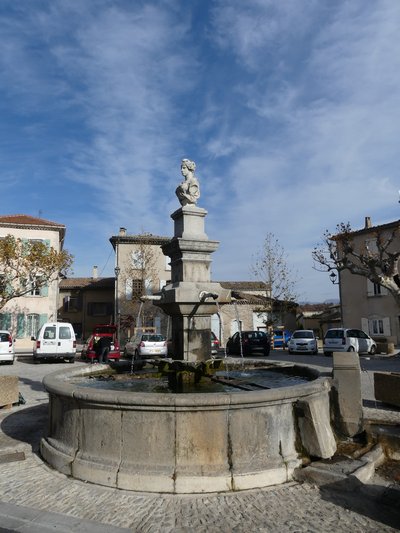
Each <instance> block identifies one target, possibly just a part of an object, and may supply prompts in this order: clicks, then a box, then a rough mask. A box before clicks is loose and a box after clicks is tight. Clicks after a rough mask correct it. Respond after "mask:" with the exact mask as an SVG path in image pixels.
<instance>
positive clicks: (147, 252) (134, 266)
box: [121, 232, 158, 326]
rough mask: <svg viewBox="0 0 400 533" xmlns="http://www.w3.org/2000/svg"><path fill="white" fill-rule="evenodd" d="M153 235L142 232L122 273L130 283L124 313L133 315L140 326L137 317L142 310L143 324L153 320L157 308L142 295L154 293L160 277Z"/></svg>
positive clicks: (124, 303) (124, 279)
mask: <svg viewBox="0 0 400 533" xmlns="http://www.w3.org/2000/svg"><path fill="white" fill-rule="evenodd" d="M151 237H152V235H151V234H149V233H146V232H142V233H141V234H140V235H139V239H138V242H137V243H136V246H135V249H134V250H133V252H132V254H131V261H130V264H129V266H127V267H126V268H125V269H124V272H123V273H122V274H121V278H122V280H123V282H124V283H125V285H126V284H128V286H129V287H130V290H129V291H128V292H129V294H127V295H126V296H125V298H124V299H123V300H122V305H123V309H124V313H125V314H127V315H128V316H132V318H133V322H134V325H135V326H138V324H137V323H136V322H137V318H138V313H139V310H141V319H142V324H145V323H146V321H147V320H151V319H152V318H153V317H154V315H155V314H156V312H157V310H156V309H155V308H154V306H153V304H152V302H151V301H144V303H143V302H142V300H141V299H142V297H143V296H145V295H149V294H152V292H153V290H154V282H155V281H156V280H157V278H158V268H157V260H158V255H157V252H156V250H155V248H154V243H152V240H151Z"/></svg>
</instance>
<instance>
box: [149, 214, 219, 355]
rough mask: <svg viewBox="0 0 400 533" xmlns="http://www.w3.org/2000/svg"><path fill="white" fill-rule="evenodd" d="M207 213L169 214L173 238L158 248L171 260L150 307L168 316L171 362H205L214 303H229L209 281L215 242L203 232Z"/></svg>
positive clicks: (207, 353)
mask: <svg viewBox="0 0 400 533" xmlns="http://www.w3.org/2000/svg"><path fill="white" fill-rule="evenodd" d="M206 215H207V211H206V210H205V209H202V208H201V207H197V206H195V205H186V206H183V207H181V208H180V209H178V210H177V211H175V212H174V213H172V215H171V218H172V219H173V221H174V237H173V238H172V239H171V241H170V242H169V243H167V244H164V245H163V246H162V250H163V252H164V255H167V256H169V257H170V258H171V283H169V284H168V285H166V286H165V287H164V289H163V291H162V295H161V299H160V300H158V301H155V302H154V304H155V305H157V306H159V307H161V309H163V311H164V312H165V313H166V314H167V315H169V316H171V317H172V332H173V334H172V353H173V358H174V359H182V360H185V361H190V362H194V361H206V360H207V359H210V357H211V315H213V314H215V313H217V311H218V308H217V302H218V304H220V303H226V302H229V301H230V291H228V290H226V289H223V288H222V287H221V285H220V284H219V283H214V282H212V281H211V274H210V266H211V254H212V253H213V252H215V250H217V248H218V246H219V242H218V241H211V240H209V238H208V237H207V235H206V233H205V229H204V222H205V217H206Z"/></svg>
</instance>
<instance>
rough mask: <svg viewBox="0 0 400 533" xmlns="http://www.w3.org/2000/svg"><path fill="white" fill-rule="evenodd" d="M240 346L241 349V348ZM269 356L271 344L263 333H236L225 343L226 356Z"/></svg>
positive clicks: (267, 336)
mask: <svg viewBox="0 0 400 533" xmlns="http://www.w3.org/2000/svg"><path fill="white" fill-rule="evenodd" d="M241 346H242V348H241ZM242 350H243V356H248V355H269V352H270V350H271V342H270V339H269V335H267V334H266V333H265V332H264V331H242V332H241V333H240V332H238V331H237V332H236V333H235V334H234V335H233V336H232V337H229V339H228V341H227V343H226V353H227V354H228V355H242Z"/></svg>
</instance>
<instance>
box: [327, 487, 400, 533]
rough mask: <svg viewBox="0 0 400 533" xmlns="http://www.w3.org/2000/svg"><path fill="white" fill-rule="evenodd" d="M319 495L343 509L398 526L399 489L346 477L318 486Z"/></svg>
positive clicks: (399, 514)
mask: <svg viewBox="0 0 400 533" xmlns="http://www.w3.org/2000/svg"><path fill="white" fill-rule="evenodd" d="M320 492H321V497H322V498H323V499H324V500H325V501H329V502H331V503H333V504H335V505H340V506H341V507H343V508H344V509H348V510H349V511H353V512H355V513H357V514H359V515H361V516H365V517H368V518H370V519H372V520H375V521H376V522H379V523H381V524H384V525H386V526H389V527H392V528H394V529H396V530H397V529H398V528H399V524H400V490H398V489H395V488H394V487H383V486H381V485H374V484H371V485H365V484H363V483H361V482H360V481H359V480H358V479H357V478H348V479H346V480H343V481H338V482H336V483H329V484H327V485H323V486H322V487H320Z"/></svg>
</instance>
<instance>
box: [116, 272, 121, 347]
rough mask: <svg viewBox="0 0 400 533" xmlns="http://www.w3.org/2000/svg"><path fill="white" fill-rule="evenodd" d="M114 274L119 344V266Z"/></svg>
mask: <svg viewBox="0 0 400 533" xmlns="http://www.w3.org/2000/svg"><path fill="white" fill-rule="evenodd" d="M114 272H115V291H114V322H116V324H117V329H118V332H117V335H118V342H120V338H119V323H120V321H119V306H118V276H119V273H120V272H121V269H120V267H119V266H116V267H115V268H114Z"/></svg>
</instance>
